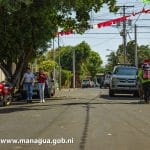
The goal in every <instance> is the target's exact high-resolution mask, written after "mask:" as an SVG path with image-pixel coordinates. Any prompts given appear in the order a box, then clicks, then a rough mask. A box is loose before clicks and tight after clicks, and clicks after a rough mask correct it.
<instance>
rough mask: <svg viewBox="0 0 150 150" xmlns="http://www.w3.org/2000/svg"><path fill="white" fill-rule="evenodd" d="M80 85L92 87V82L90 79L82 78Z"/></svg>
mask: <svg viewBox="0 0 150 150" xmlns="http://www.w3.org/2000/svg"><path fill="white" fill-rule="evenodd" d="M81 87H82V88H89V87H94V82H93V81H91V80H90V79H84V80H82V82H81Z"/></svg>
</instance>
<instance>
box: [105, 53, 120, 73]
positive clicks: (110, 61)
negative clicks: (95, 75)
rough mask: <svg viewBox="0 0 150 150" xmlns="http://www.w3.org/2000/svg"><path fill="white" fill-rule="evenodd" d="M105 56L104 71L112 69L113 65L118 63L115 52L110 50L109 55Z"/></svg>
mask: <svg viewBox="0 0 150 150" xmlns="http://www.w3.org/2000/svg"><path fill="white" fill-rule="evenodd" d="M107 58H108V59H107V61H108V64H107V65H106V71H112V70H113V68H114V66H116V65H117V63H118V56H117V54H116V52H113V51H112V52H111V53H110V54H109V55H107Z"/></svg>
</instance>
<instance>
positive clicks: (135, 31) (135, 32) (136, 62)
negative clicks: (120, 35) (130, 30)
mask: <svg viewBox="0 0 150 150" xmlns="http://www.w3.org/2000/svg"><path fill="white" fill-rule="evenodd" d="M134 35H135V37H134V38H135V66H136V67H138V53H137V25H136V24H135V26H134Z"/></svg>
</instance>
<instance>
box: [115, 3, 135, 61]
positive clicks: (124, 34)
mask: <svg viewBox="0 0 150 150" xmlns="http://www.w3.org/2000/svg"><path fill="white" fill-rule="evenodd" d="M118 7H122V8H123V17H125V16H126V8H129V7H134V6H125V5H123V6H118ZM122 31H123V32H122V34H121V36H122V37H123V54H124V57H123V59H124V64H126V63H127V60H126V56H127V52H126V46H127V29H126V19H124V21H123V30H122Z"/></svg>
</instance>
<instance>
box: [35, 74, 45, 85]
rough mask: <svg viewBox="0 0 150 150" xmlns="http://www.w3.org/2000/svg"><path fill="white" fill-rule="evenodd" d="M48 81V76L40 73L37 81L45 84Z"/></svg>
mask: <svg viewBox="0 0 150 150" xmlns="http://www.w3.org/2000/svg"><path fill="white" fill-rule="evenodd" d="M46 79H47V75H46V74H44V73H42V74H41V73H39V74H38V76H37V80H38V82H39V83H45V81H46Z"/></svg>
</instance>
